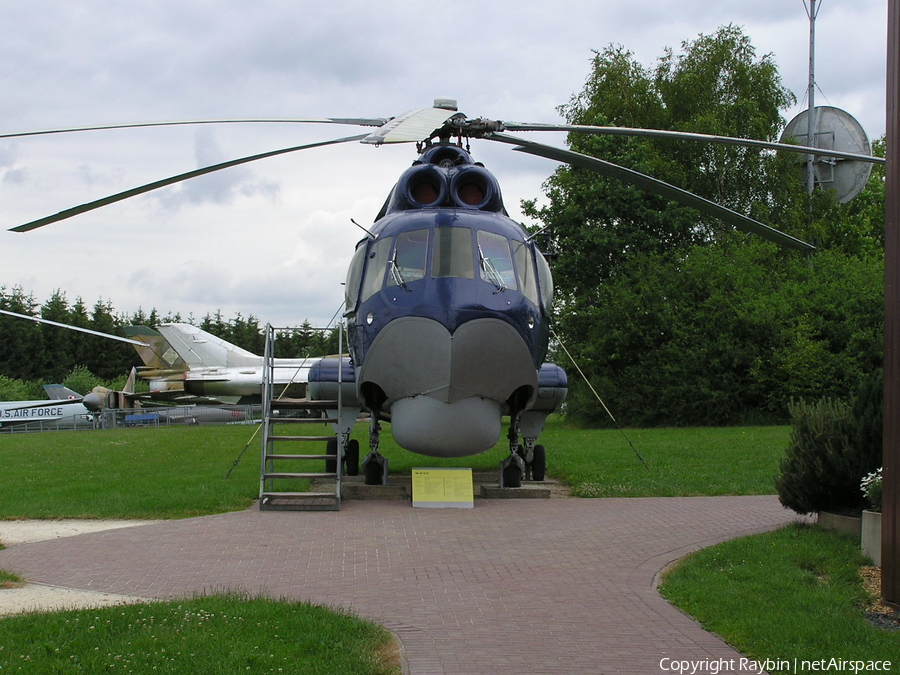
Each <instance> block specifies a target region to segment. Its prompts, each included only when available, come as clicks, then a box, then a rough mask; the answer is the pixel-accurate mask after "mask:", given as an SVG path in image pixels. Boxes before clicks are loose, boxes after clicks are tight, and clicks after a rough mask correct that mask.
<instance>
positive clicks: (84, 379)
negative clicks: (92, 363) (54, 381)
mask: <svg viewBox="0 0 900 675" xmlns="http://www.w3.org/2000/svg"><path fill="white" fill-rule="evenodd" d="M62 383H63V386H65V387H68V388H69V389H71V390H72V391H75V392H78V393H79V394H81V395H82V396H83V395H84V394H89V393H90V391H91V389H93V388H94V387H96V386H97V385H99V384H101V382H100V379H99V378H98V377H97V376H96V375H94V374H93V373H92V372H91V371H89V370H88V369H87V366H75V367H74V368H73V369H72V372H71V373H69V374H68V375H67V376H66V378H65V379H64V380H63V382H62Z"/></svg>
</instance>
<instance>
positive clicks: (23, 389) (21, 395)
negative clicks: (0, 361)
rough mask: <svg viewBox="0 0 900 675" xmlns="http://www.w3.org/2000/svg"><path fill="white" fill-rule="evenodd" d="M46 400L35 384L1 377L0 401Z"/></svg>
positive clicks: (42, 391)
mask: <svg viewBox="0 0 900 675" xmlns="http://www.w3.org/2000/svg"><path fill="white" fill-rule="evenodd" d="M43 398H46V396H45V395H44V390H43V389H41V388H40V386H38V385H37V383H35V382H23V381H22V380H14V379H12V378H11V377H6V376H5V375H0V401H38V400H40V399H43Z"/></svg>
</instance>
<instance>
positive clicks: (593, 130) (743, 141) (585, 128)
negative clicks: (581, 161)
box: [503, 122, 884, 164]
mask: <svg viewBox="0 0 900 675" xmlns="http://www.w3.org/2000/svg"><path fill="white" fill-rule="evenodd" d="M503 127H504V128H505V129H506V130H507V131H575V132H578V133H582V134H593V135H597V136H644V137H650V138H678V139H683V140H690V141H703V142H705V143H718V144H720V145H743V146H747V147H753V148H765V149H768V150H784V151H785V152H796V153H799V154H803V155H822V156H825V157H836V158H839V159H853V160H857V161H860V162H871V163H872V164H884V157H874V156H872V155H860V154H857V153H853V152H841V151H840V150H826V149H823V148H810V147H807V146H805V145H792V144H790V143H775V142H770V141H758V140H756V139H752V138H739V137H735V136H714V135H711V134H697V133H692V132H688V131H665V130H662V129H635V128H632V127H594V126H589V125H583V124H519V123H518V122H503Z"/></svg>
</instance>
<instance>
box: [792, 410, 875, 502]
mask: <svg viewBox="0 0 900 675" xmlns="http://www.w3.org/2000/svg"><path fill="white" fill-rule="evenodd" d="M788 410H789V412H790V415H791V423H792V424H793V427H794V428H793V431H792V432H791V440H790V444H789V446H788V449H787V454H786V456H785V458H784V459H783V460H782V461H781V474H780V475H779V476H778V477H777V478H776V479H775V487H776V489H777V490H778V499H779V501H780V502H781V503H782V504H783V505H784V506H786V507H787V508H789V509H793V510H794V511H796V512H797V513H813V512H815V511H847V510H850V509H854V510H855V509H861V508H862V506H863V496H862V493H861V492H860V489H859V483H860V479H861V478H862V476H863V475H865V472H862V473H860V472H859V466H860V462H859V458H858V453H857V451H856V444H855V442H854V441H855V435H856V424H855V422H854V419H853V411H852V408H851V406H850V404H848V403H845V402H843V401H839V400H836V399H830V398H824V399H822V400H820V401H817V402H815V403H807V402H805V401H800V402H795V401H792V402H791V403H790V405H789V406H788Z"/></svg>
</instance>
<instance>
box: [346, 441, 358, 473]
mask: <svg viewBox="0 0 900 675" xmlns="http://www.w3.org/2000/svg"><path fill="white" fill-rule="evenodd" d="M344 466H345V472H346V474H347V475H348V476H358V475H359V441H357V440H356V439H355V438H354V439H352V440H350V441H349V442H348V443H347V449H346V450H344Z"/></svg>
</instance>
